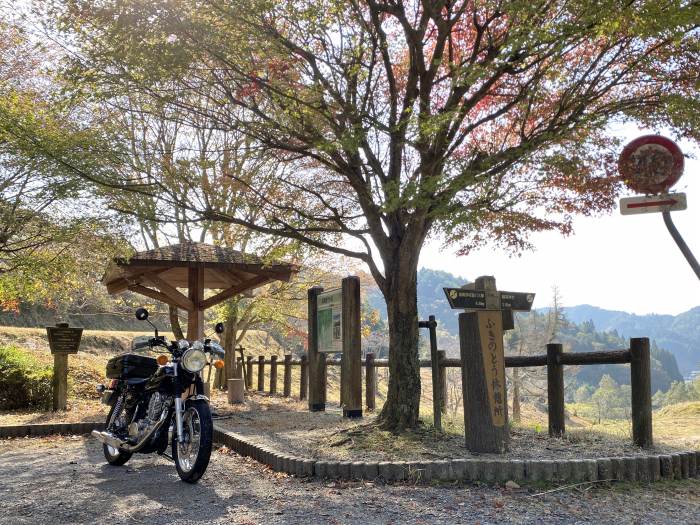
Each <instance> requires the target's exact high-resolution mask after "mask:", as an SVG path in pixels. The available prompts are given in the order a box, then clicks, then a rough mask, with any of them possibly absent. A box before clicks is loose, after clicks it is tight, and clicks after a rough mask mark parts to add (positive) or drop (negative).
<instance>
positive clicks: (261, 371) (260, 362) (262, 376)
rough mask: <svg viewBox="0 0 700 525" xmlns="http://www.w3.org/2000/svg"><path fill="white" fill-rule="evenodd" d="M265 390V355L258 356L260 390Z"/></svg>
mask: <svg viewBox="0 0 700 525" xmlns="http://www.w3.org/2000/svg"><path fill="white" fill-rule="evenodd" d="M264 391H265V356H264V355H261V356H258V392H264Z"/></svg>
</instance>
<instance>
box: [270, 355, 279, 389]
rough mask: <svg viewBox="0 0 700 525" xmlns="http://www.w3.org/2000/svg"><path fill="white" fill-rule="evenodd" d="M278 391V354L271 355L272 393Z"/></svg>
mask: <svg viewBox="0 0 700 525" xmlns="http://www.w3.org/2000/svg"><path fill="white" fill-rule="evenodd" d="M276 393H277V356H276V355H273V356H270V394H276Z"/></svg>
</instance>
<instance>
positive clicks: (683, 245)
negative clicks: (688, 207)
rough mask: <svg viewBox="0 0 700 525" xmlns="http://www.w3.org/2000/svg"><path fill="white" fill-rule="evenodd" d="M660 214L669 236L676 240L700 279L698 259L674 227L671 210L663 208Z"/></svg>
mask: <svg viewBox="0 0 700 525" xmlns="http://www.w3.org/2000/svg"><path fill="white" fill-rule="evenodd" d="M661 214H662V215H663V217H664V223H665V224H666V228H668V232H669V233H670V234H671V237H673V240H674V241H676V244H677V245H678V248H680V250H681V253H682V254H683V255H684V256H685V259H686V261H688V264H689V265H690V267H691V268H692V269H693V271H694V272H695V275H697V277H698V279H700V264H698V260H697V259H696V258H695V256H694V255H693V252H691V251H690V248H689V247H688V245H687V244H686V243H685V241H684V240H683V237H682V236H681V234H680V232H679V231H678V229H677V228H676V225H675V224H673V220H671V212H670V211H668V210H664V211H663V212H662V213H661Z"/></svg>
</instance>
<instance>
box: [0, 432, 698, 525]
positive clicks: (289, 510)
mask: <svg viewBox="0 0 700 525" xmlns="http://www.w3.org/2000/svg"><path fill="white" fill-rule="evenodd" d="M0 468H1V469H2V473H3V480H2V482H1V483H0V501H2V512H0V523H8V524H13V525H19V524H27V523H52V524H78V523H109V524H121V523H128V524H133V523H149V524H170V523H173V524H186V523H208V524H211V523H234V524H247V525H252V524H281V523H289V524H307V523H314V524H339V523H342V524H346V523H347V524H363V525H364V524H374V523H378V524H379V523H381V524H401V525H407V524H420V523H426V524H427V523H431V524H432V523H440V524H442V523H444V524H452V523H480V524H489V523H611V524H612V523H614V524H616V525H617V524H623V523H644V524H649V523H659V524H662V523H663V524H668V523H684V524H685V523H698V524H700V481H687V482H678V483H657V484H655V485H653V486H639V485H615V486H613V487H612V488H610V487H602V486H600V487H590V486H588V487H580V488H577V489H569V490H566V491H558V492H553V493H551V494H545V495H538V493H537V492H536V491H533V490H525V489H515V490H506V489H501V488H488V487H477V486H466V487H464V486H439V487H437V486H435V487H425V486H412V485H407V484H397V485H381V484H378V483H377V484H373V483H361V482H357V483H335V482H328V481H326V482H323V481H308V480H301V479H295V478H293V477H288V476H286V475H282V474H276V473H273V472H271V471H270V470H269V469H266V468H264V467H262V466H260V465H259V464H258V463H256V462H254V461H252V460H249V459H244V458H241V457H239V456H237V455H233V454H231V453H221V452H215V453H214V454H213V455H212V461H211V463H210V465H209V470H208V471H207V473H206V474H205V476H204V478H203V479H202V480H201V481H200V483H199V484H197V485H187V484H184V483H182V482H180V481H179V479H178V477H177V474H176V473H175V468H174V466H173V465H172V464H170V463H169V462H168V461H166V460H165V459H162V458H157V457H153V456H139V455H136V456H135V457H134V458H133V459H132V460H131V461H130V462H129V463H128V464H127V465H126V466H125V467H110V466H108V465H106V463H105V461H104V459H103V456H102V450H101V446H100V445H99V444H98V443H97V442H96V441H95V440H94V439H90V438H83V437H72V438H71V437H50V438H45V439H29V438H27V439H19V440H4V441H0Z"/></svg>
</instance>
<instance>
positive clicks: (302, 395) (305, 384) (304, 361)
mask: <svg viewBox="0 0 700 525" xmlns="http://www.w3.org/2000/svg"><path fill="white" fill-rule="evenodd" d="M308 388H309V358H308V357H307V356H306V354H304V355H302V356H301V378H300V379H299V399H300V400H301V401H303V400H304V399H306V392H307V390H308Z"/></svg>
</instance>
